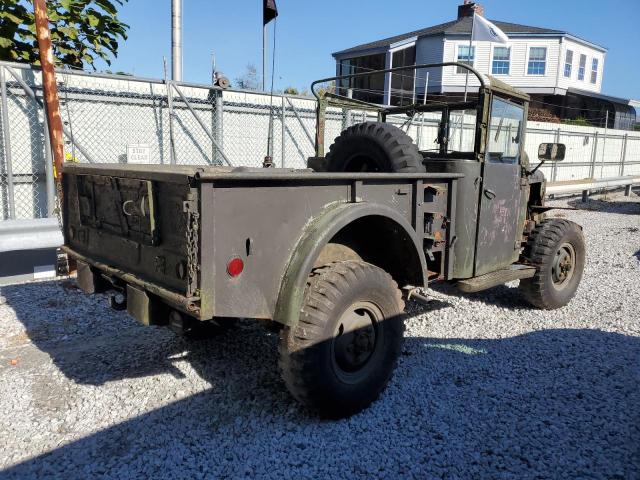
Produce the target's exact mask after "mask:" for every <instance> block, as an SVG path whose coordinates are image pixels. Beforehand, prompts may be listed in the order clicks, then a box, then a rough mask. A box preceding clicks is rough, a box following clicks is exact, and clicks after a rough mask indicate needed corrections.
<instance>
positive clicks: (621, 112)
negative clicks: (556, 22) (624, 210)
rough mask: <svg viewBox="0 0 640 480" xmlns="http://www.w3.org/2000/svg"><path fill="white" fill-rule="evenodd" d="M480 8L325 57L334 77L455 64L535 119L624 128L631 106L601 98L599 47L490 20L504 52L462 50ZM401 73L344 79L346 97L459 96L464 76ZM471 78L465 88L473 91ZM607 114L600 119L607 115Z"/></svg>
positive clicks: (401, 100)
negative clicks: (502, 87)
mask: <svg viewBox="0 0 640 480" xmlns="http://www.w3.org/2000/svg"><path fill="white" fill-rule="evenodd" d="M474 12H475V13H476V14H478V15H483V16H484V8H483V7H482V6H481V5H479V4H477V3H472V2H469V1H468V0H465V3H464V4H462V5H460V6H459V7H458V17H457V19H456V20H453V21H451V22H447V23H443V24H440V25H435V26H433V27H428V28H424V29H422V30H417V31H414V32H409V33H406V34H403V35H397V36H395V37H390V38H385V39H382V40H377V41H374V42H369V43H365V44H362V45H358V46H355V47H352V48H348V49H346V50H342V51H339V52H336V53H334V54H333V57H334V58H335V59H336V70H337V74H338V75H346V74H350V73H360V72H365V71H367V70H377V69H383V68H390V67H398V66H405V65H414V64H425V63H440V62H455V61H457V62H463V63H469V64H471V65H473V67H474V68H475V69H476V70H478V71H479V72H480V73H482V74H486V75H492V76H495V77H496V78H499V79H500V80H502V81H504V82H506V83H509V84H510V85H513V86H515V87H517V88H519V89H521V90H524V91H525V92H527V93H529V94H530V95H531V96H532V104H531V112H532V114H533V115H538V116H539V117H541V118H539V119H545V118H543V117H544V116H545V115H548V116H549V117H551V119H553V118H555V119H565V118H569V119H571V118H579V117H582V118H585V119H587V120H588V121H590V122H591V123H593V124H595V125H599V126H600V125H601V126H604V119H605V118H607V117H608V118H609V127H616V128H632V127H633V124H634V122H635V110H634V108H633V107H632V106H631V105H632V104H633V102H631V101H629V100H625V99H620V98H614V97H610V96H606V95H602V94H601V87H602V77H603V75H604V65H605V57H606V52H607V50H606V48H604V47H602V46H600V45H596V44H594V43H592V42H589V41H588V40H585V39H583V38H580V37H578V36H576V35H573V34H571V33H569V32H565V31H561V30H554V29H549V28H540V27H530V26H526V25H519V24H515V23H507V22H501V21H497V20H491V21H492V22H493V23H494V24H495V25H496V26H497V27H498V28H500V29H501V30H502V31H503V32H505V34H506V35H507V36H508V37H509V43H508V44H507V45H502V44H496V43H491V42H486V41H474V42H473V44H472V47H471V49H470V48H469V36H470V34H471V24H472V17H473V13H474ZM428 72H429V73H428V78H427V73H426V71H418V72H417V73H416V75H415V76H412V75H413V73H412V72H411V71H407V72H403V73H401V74H397V73H394V74H388V75H378V76H372V77H360V78H356V79H352V80H351V81H350V82H349V83H348V85H346V86H348V87H350V88H353V95H354V97H355V98H359V99H362V100H366V101H371V102H375V103H383V104H390V105H400V104H406V103H411V102H412V101H413V100H414V99H415V98H417V99H419V98H421V96H422V95H423V93H424V90H425V85H428V88H427V92H428V93H429V94H444V95H455V94H459V92H462V91H464V88H465V81H466V73H465V72H466V70H464V69H462V68H459V67H455V66H454V67H443V68H438V69H429V71H428ZM477 85H478V83H477V80H476V79H475V77H473V76H470V77H469V86H470V87H471V88H473V87H474V86H475V87H477ZM607 112H608V114H607Z"/></svg>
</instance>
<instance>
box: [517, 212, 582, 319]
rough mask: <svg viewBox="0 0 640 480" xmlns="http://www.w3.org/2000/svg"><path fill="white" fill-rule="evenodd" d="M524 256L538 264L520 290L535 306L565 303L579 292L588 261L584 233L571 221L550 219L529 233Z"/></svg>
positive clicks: (551, 307) (549, 306) (557, 305)
mask: <svg viewBox="0 0 640 480" xmlns="http://www.w3.org/2000/svg"><path fill="white" fill-rule="evenodd" d="M524 256H525V257H526V258H527V259H528V260H529V262H531V263H532V264H533V265H534V266H535V267H536V273H535V275H534V276H533V277H532V278H527V279H523V280H520V290H521V291H522V293H523V294H524V296H525V298H526V299H527V301H528V302H529V303H531V304H532V305H533V306H535V307H538V308H542V309H545V310H551V309H554V308H560V307H563V306H565V305H566V304H567V303H569V301H570V300H571V299H572V298H573V296H574V295H575V294H576V290H577V289H578V285H580V280H581V279H582V272H583V270H584V263H585V244H584V235H583V234H582V229H581V228H580V226H579V225H578V224H576V223H574V222H571V221H569V220H563V219H560V218H549V219H546V220H544V221H542V222H541V223H540V224H539V225H538V226H537V227H536V228H535V230H534V231H533V232H532V234H531V235H530V236H529V239H528V241H527V245H526V246H525V250H524Z"/></svg>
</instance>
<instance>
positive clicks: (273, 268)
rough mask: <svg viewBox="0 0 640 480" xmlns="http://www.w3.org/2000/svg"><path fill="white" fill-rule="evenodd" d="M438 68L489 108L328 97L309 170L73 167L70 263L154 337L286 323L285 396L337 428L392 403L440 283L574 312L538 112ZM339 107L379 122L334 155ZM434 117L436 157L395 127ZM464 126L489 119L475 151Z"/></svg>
mask: <svg viewBox="0 0 640 480" xmlns="http://www.w3.org/2000/svg"><path fill="white" fill-rule="evenodd" d="M434 66H440V67H446V66H459V67H461V68H466V69H468V70H469V72H470V74H471V75H474V77H475V78H477V79H478V83H479V85H480V86H479V88H478V90H477V93H476V94H475V95H473V97H472V98H470V99H469V100H460V99H459V98H457V97H453V98H451V99H448V100H443V99H440V100H439V101H437V102H423V103H421V104H419V105H418V104H411V105H404V106H378V105H372V104H368V103H366V102H363V101H360V100H354V99H350V98H347V97H346V96H340V95H336V94H334V93H330V92H324V93H323V94H322V95H318V107H317V117H318V118H317V140H316V156H315V157H312V158H310V159H309V166H310V167H311V168H309V169H304V170H288V169H278V168H261V169H258V168H254V169H252V168H242V167H241V168H230V167H199V166H176V165H166V166H165V165H160V166H159V165H96V164H94V165H84V164H68V165H66V166H65V168H64V171H63V176H62V181H63V193H64V196H63V217H64V237H65V245H64V247H63V250H64V251H65V252H66V253H67V254H68V256H69V257H70V258H72V259H74V260H75V261H76V262H77V271H78V280H77V281H78V284H79V285H80V287H81V288H82V289H83V290H84V291H85V292H87V293H95V292H104V291H109V290H113V291H114V292H116V294H117V295H116V294H114V295H113V296H112V297H111V299H112V300H111V303H112V306H113V307H114V308H116V309H126V310H127V312H128V313H129V314H131V315H132V316H133V317H135V318H136V319H137V320H138V321H140V322H141V323H143V324H145V325H169V326H173V327H174V328H176V329H179V330H183V331H184V330H189V329H191V328H197V327H198V326H199V325H204V324H205V322H208V323H212V322H213V323H215V322H218V323H220V322H222V321H228V319H239V318H250V319H260V320H264V321H267V322H276V324H277V325H280V326H281V327H282V328H281V329H280V360H279V368H280V369H281V372H282V376H283V379H284V382H285V383H286V385H287V387H288V389H289V390H290V391H291V393H292V394H293V396H294V397H296V398H297V399H298V400H300V401H301V402H303V403H304V404H305V405H307V406H309V407H311V408H312V409H314V410H317V411H319V412H320V413H321V414H322V415H325V416H329V417H343V416H348V415H351V414H353V413H356V412H358V411H360V410H362V409H363V408H366V407H367V406H368V405H369V404H370V403H371V402H372V401H374V400H375V399H376V398H377V397H378V395H379V394H380V392H381V391H382V390H383V389H384V388H385V386H386V384H387V383H388V381H389V379H390V377H391V374H392V372H393V370H394V368H395V365H396V362H397V358H398V356H399V354H400V351H401V345H402V337H403V329H404V327H403V311H404V305H405V301H406V300H407V299H408V298H416V299H419V300H420V299H422V300H424V299H425V296H426V295H428V293H426V294H425V291H427V292H428V290H426V289H428V287H429V285H431V284H432V282H451V283H454V284H456V285H457V286H458V287H459V289H460V290H461V291H463V292H476V291H480V290H484V289H487V288H490V287H493V286H496V285H499V284H502V283H506V282H509V281H511V280H516V279H519V280H520V290H521V291H522V294H523V295H524V298H526V299H527V300H528V301H529V302H530V303H531V305H532V306H533V307H537V308H543V309H552V308H559V307H562V306H564V305H566V304H567V303H568V302H569V301H570V300H571V298H572V297H573V295H574V294H575V292H576V289H577V288H578V285H579V283H580V279H581V277H582V272H583V267H584V262H585V246H584V240H583V235H582V230H581V228H580V227H579V226H578V225H576V224H575V223H572V222H570V221H568V220H565V219H559V218H546V217H545V212H546V211H547V210H548V209H549V207H546V206H545V204H544V198H545V180H544V177H543V175H542V174H541V172H540V171H539V170H538V169H537V168H533V167H532V166H531V165H530V164H529V160H528V158H527V155H526V154H525V152H524V149H523V145H524V134H525V126H526V119H527V108H528V101H529V98H528V96H527V95H526V94H524V93H522V92H519V91H518V90H515V89H513V88H511V87H509V86H508V85H506V84H504V83H502V82H499V81H498V80H496V79H493V78H491V77H484V76H482V75H480V74H479V73H477V72H476V71H475V70H474V69H473V68H471V67H468V66H467V65H463V64H453V63H451V64H437V65H418V66H414V67H409V68H430V67H434ZM407 68H408V67H401V68H400V69H407ZM396 70H399V69H388V70H384V71H380V72H374V73H383V74H386V73H389V72H394V71H396ZM369 74H371V73H369ZM359 75H367V74H354V75H347V76H342V77H334V78H330V79H324V80H323V81H336V82H349V81H352V80H353V79H354V78H357V77H358V76H359ZM317 83H318V82H316V83H314V86H315V85H316V84H317ZM330 106H340V107H342V108H354V109H360V110H363V109H364V110H370V111H374V112H375V113H376V114H377V121H369V122H363V123H359V124H355V125H352V126H350V127H348V128H347V129H346V130H344V131H343V132H342V134H341V135H340V136H339V137H338V138H337V139H336V140H335V142H334V143H333V145H331V147H330V149H329V151H328V153H327V154H326V155H325V154H324V145H323V139H324V124H325V115H326V111H327V108H328V107H330ZM425 112H431V113H433V112H436V115H439V117H438V118H439V119H440V120H439V124H438V134H437V138H436V139H435V142H434V148H433V149H432V150H419V149H418V147H417V146H416V144H415V143H414V142H413V141H412V139H411V138H410V137H409V136H408V135H407V134H406V133H405V132H404V131H403V130H402V129H401V128H398V127H397V126H394V125H392V124H391V123H390V122H388V121H387V120H388V119H387V116H389V115H398V114H407V115H408V116H409V117H411V116H413V115H415V114H417V113H425ZM460 113H466V114H467V115H470V116H471V117H472V118H475V127H474V128H475V131H474V132H473V148H472V149H470V150H471V151H458V150H456V149H455V148H456V145H455V142H452V141H451V138H450V137H451V131H452V118H453V116H455V115H459V114H460ZM563 156H564V146H563V145H561V144H542V145H541V146H540V151H539V157H540V159H541V160H542V161H544V160H550V161H555V160H561V159H562V158H563Z"/></svg>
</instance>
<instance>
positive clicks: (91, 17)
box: [87, 14, 100, 27]
mask: <svg viewBox="0 0 640 480" xmlns="http://www.w3.org/2000/svg"><path fill="white" fill-rule="evenodd" d="M87 19H88V20H89V25H91V26H92V27H97V26H98V24H99V23H100V19H99V18H98V17H97V16H96V15H93V14H88V15H87Z"/></svg>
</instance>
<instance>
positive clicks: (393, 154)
mask: <svg viewBox="0 0 640 480" xmlns="http://www.w3.org/2000/svg"><path fill="white" fill-rule="evenodd" d="M422 160H423V158H422V155H421V154H420V151H419V150H418V146H417V145H416V144H415V143H413V140H412V139H411V137H410V136H409V135H407V134H406V133H404V132H403V131H402V130H400V129H399V128H398V127H396V126H393V125H390V124H388V123H382V122H365V123H358V124H356V125H353V126H351V127H349V128H347V129H346V130H344V131H343V132H342V133H341V134H340V136H339V137H337V138H336V139H335V141H334V142H333V145H331V147H329V153H328V154H327V157H326V165H327V171H328V172H399V173H422V172H426V169H425V167H424V165H423V163H422Z"/></svg>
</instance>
